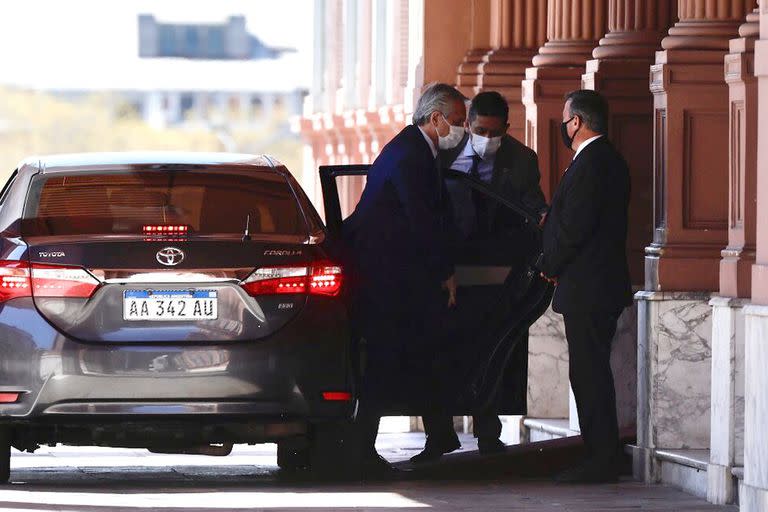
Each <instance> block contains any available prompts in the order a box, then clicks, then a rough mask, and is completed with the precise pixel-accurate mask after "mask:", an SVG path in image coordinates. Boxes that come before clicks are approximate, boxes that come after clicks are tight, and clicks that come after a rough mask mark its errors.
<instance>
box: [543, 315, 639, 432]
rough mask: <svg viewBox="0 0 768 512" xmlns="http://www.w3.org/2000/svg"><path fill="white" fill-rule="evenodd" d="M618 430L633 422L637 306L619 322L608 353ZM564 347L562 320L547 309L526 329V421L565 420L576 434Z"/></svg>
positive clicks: (633, 423)
mask: <svg viewBox="0 0 768 512" xmlns="http://www.w3.org/2000/svg"><path fill="white" fill-rule="evenodd" d="M611 368H612V369H613V375H614V381H615V386H616V408H617V413H618V416H619V426H620V427H623V428H627V427H632V426H634V425H635V423H636V420H637V379H636V376H637V306H635V305H633V306H632V307H629V308H627V309H626V310H625V311H624V313H623V314H622V315H621V317H620V318H619V322H618V325H617V328H616V336H615V337H614V340H613V347H612V351H611ZM569 395H570V386H569V382H568V343H567V341H566V338H565V327H564V325H563V317H562V315H559V314H557V313H555V312H553V311H552V310H551V309H549V310H547V312H546V313H545V314H544V316H542V317H541V318H540V319H539V320H538V321H537V322H536V323H535V324H533V326H531V329H530V342H529V356H528V417H531V418H569V419H570V428H571V429H572V430H578V417H577V416H576V408H575V404H569Z"/></svg>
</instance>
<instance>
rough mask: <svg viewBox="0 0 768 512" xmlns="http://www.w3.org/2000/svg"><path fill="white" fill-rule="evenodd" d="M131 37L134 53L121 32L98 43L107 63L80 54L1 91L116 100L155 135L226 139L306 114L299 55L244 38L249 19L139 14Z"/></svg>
mask: <svg viewBox="0 0 768 512" xmlns="http://www.w3.org/2000/svg"><path fill="white" fill-rule="evenodd" d="M133 33H134V34H135V37H136V40H137V44H136V45H133V46H131V45H126V44H125V41H124V39H121V37H125V36H124V35H122V36H121V35H120V33H119V32H117V31H116V33H115V34H116V35H115V37H114V38H113V39H109V38H107V39H102V40H100V41H99V44H100V45H102V46H106V47H107V48H109V52H108V53H109V55H110V57H109V58H108V59H104V58H94V57H92V56H90V55H88V54H80V55H76V56H73V58H72V59H69V60H67V61H66V62H51V63H47V64H46V72H45V73H36V72H29V71H28V70H23V69H19V70H16V71H14V70H12V69H8V68H6V69H5V70H4V71H3V73H2V77H3V78H2V79H1V80H0V83H1V84H3V85H10V86H16V87H22V88H29V89H35V90H43V91H46V92H49V93H52V94H55V95H57V96H60V97H64V98H70V99H76V98H81V97H85V96H88V95H92V94H97V93H105V92H106V93H113V94H114V96H115V98H116V99H117V102H116V103H117V104H119V105H122V106H124V105H125V104H126V103H127V104H128V105H130V106H132V107H133V108H134V109H135V110H136V112H138V113H139V115H140V116H141V117H142V118H143V119H144V120H145V121H146V122H147V123H149V124H151V125H152V126H155V127H158V128H161V127H165V126H172V125H177V126H182V125H184V126H202V127H208V128H215V129H217V130H223V131H226V130H227V129H228V128H232V127H238V126H240V127H248V126H252V125H260V124H263V123H265V122H269V121H271V120H272V119H274V114H275V111H277V110H279V111H281V113H282V114H284V115H285V116H294V115H299V114H301V112H302V105H303V101H304V96H306V94H307V93H306V89H305V87H306V85H307V82H308V81H309V77H308V73H306V71H305V67H304V66H302V65H301V62H300V61H299V59H298V55H297V54H296V52H295V50H293V49H291V48H276V47H271V46H268V45H266V44H265V43H264V42H262V41H261V40H260V39H259V38H258V37H256V36H255V35H253V34H250V33H249V32H248V31H247V30H246V19H245V17H244V16H229V17H228V18H226V19H225V20H223V21H221V22H219V23H211V22H209V21H205V22H197V21H195V22H189V21H185V22H184V23H178V22H173V21H172V20H171V21H168V22H166V21H162V22H161V21H158V20H157V19H155V17H154V16H153V15H150V14H142V15H139V16H138V17H137V25H136V28H135V29H134V31H133ZM305 75H306V78H305ZM117 106H118V105H116V108H117ZM285 116H284V117H285Z"/></svg>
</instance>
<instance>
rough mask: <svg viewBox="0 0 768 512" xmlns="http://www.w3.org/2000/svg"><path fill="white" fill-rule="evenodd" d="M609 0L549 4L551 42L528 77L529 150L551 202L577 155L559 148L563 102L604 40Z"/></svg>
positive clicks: (525, 85) (562, 0) (525, 84)
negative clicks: (531, 150) (593, 52)
mask: <svg viewBox="0 0 768 512" xmlns="http://www.w3.org/2000/svg"><path fill="white" fill-rule="evenodd" d="M607 17H608V0H580V1H574V0H549V2H548V9H547V39H548V40H547V42H546V43H545V44H544V46H542V47H541V48H539V52H538V54H537V55H536V56H534V57H533V60H532V64H533V67H529V68H527V69H526V72H525V80H524V81H523V84H522V87H523V91H522V97H523V104H524V105H525V114H526V128H525V141H526V144H527V145H528V146H529V147H531V148H532V149H533V150H534V151H536V152H537V153H538V155H539V168H540V169H541V178H542V179H541V187H542V189H543V190H544V194H545V195H546V196H547V197H548V198H551V197H552V193H553V192H554V190H555V188H556V187H557V184H558V182H559V181H560V177H561V176H562V173H563V171H564V170H565V169H566V167H568V164H569V162H570V161H571V159H572V158H573V152H572V151H571V150H570V149H568V148H566V147H565V146H564V145H563V144H562V143H561V142H560V123H561V122H562V112H563V96H564V95H565V94H566V93H568V92H569V91H571V90H574V89H579V88H581V75H582V74H583V72H584V63H585V62H586V61H587V59H589V57H590V56H591V55H592V49H593V48H594V47H595V46H597V44H598V41H599V40H600V38H601V37H602V36H603V35H604V34H605V30H606V26H607V23H606V22H607Z"/></svg>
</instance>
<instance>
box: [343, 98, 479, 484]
mask: <svg viewBox="0 0 768 512" xmlns="http://www.w3.org/2000/svg"><path fill="white" fill-rule="evenodd" d="M464 100H465V98H464V96H463V95H462V94H461V93H460V92H459V91H457V90H456V89H454V88H453V87H451V86H450V85H446V84H434V85H431V86H429V87H428V88H427V89H426V90H425V91H424V93H423V94H422V96H421V98H420V99H419V101H418V103H417V105H416V108H415V110H414V113H413V124H412V125H410V126H406V127H405V128H404V129H403V130H402V131H401V132H400V133H399V134H398V135H396V136H395V138H394V139H392V140H391V141H390V142H389V143H388V144H387V145H386V146H384V148H383V149H382V150H381V153H380V154H379V156H378V158H376V161H375V162H374V163H373V165H372V167H371V168H370V170H369V171H368V179H367V182H366V185H365V189H364V190H363V194H362V197H361V198H360V202H359V203H358V205H357V207H356V208H355V211H354V212H353V213H352V215H351V216H350V217H349V218H348V219H347V220H346V221H345V222H344V232H345V236H346V237H347V239H348V243H349V246H350V248H351V251H350V253H351V254H350V261H349V264H350V267H351V268H350V270H351V272H352V276H353V279H352V282H353V286H352V288H353V289H352V299H353V300H352V301H351V307H352V314H353V318H354V320H355V325H356V326H357V329H358V330H359V332H360V334H361V335H362V337H363V338H364V339H365V341H366V361H367V364H366V369H365V373H364V376H363V382H362V386H361V396H360V408H359V412H358V419H359V425H360V427H361V432H362V439H363V441H362V445H363V448H362V449H363V450H364V454H363V456H364V458H365V459H366V462H365V463H364V465H363V470H364V472H366V473H367V475H378V474H381V473H387V472H389V471H391V469H390V466H389V465H388V463H387V462H386V461H385V460H384V459H382V458H381V457H379V455H378V454H377V453H376V449H375V447H374V443H375V440H376V435H377V431H378V425H379V419H380V416H381V413H382V412H383V411H385V410H386V408H387V406H388V405H389V404H397V403H399V402H402V401H403V399H409V398H412V395H413V394H414V393H417V392H425V393H426V390H425V389H422V388H423V387H424V386H423V382H421V381H419V378H421V379H422V380H424V375H423V373H424V371H425V368H428V367H429V366H430V364H431V361H432V359H433V357H434V352H435V351H436V350H440V349H441V347H440V345H441V337H440V331H441V329H442V328H443V327H444V326H445V321H444V320H445V316H446V314H447V312H448V307H450V306H451V305H453V304H454V303H455V300H456V282H455V279H454V276H453V258H452V255H451V251H450V247H451V241H450V240H451V236H452V235H451V233H450V228H449V227H448V225H447V220H446V218H447V216H446V215H444V211H443V208H442V197H443V185H442V183H441V182H440V175H439V173H438V169H437V166H436V163H435V159H436V157H437V152H438V148H440V149H448V148H451V147H453V146H455V145H456V144H458V143H459V141H460V140H461V138H462V136H463V135H464V128H463V123H464V120H465V118H466V107H465V105H464ZM414 379H415V382H416V384H415V385H414Z"/></svg>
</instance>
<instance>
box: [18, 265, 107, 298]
mask: <svg viewBox="0 0 768 512" xmlns="http://www.w3.org/2000/svg"><path fill="white" fill-rule="evenodd" d="M98 287H99V281H98V280H97V279H96V278H95V277H93V276H92V275H91V274H89V273H88V272H86V271H85V269H82V268H80V267H65V266H61V265H44V264H39V263H33V264H32V295H34V296H35V297H79V298H84V299H87V298H88V297H90V296H91V295H93V292H94V290H96V288H98Z"/></svg>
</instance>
